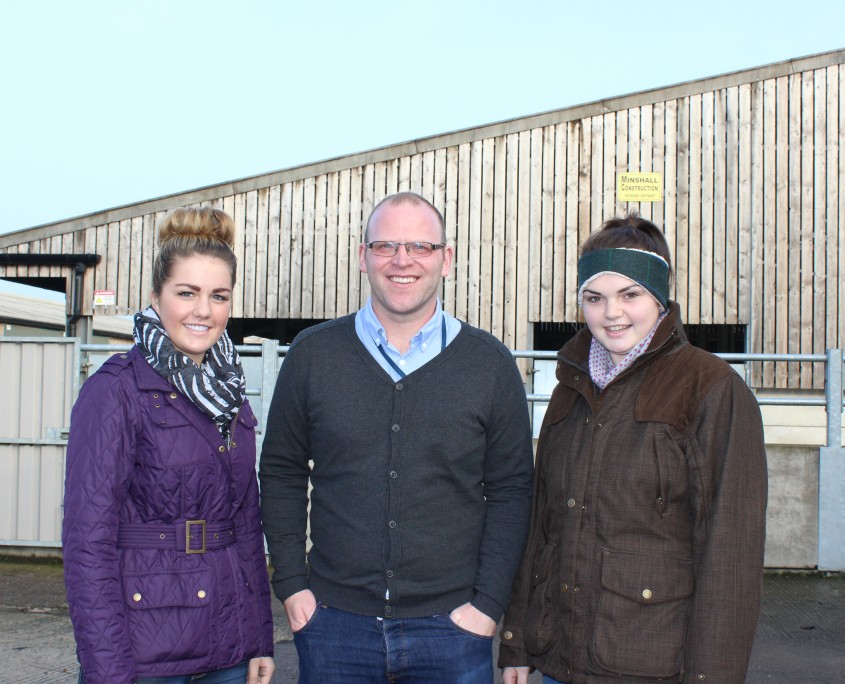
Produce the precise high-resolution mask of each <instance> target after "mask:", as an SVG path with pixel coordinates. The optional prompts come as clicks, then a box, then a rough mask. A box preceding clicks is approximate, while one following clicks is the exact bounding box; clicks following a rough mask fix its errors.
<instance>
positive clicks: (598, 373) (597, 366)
mask: <svg viewBox="0 0 845 684" xmlns="http://www.w3.org/2000/svg"><path fill="white" fill-rule="evenodd" d="M667 313H668V311H664V312H663V313H661V314H660V315H659V316H658V317H657V323H655V324H654V327H653V328H652V329H651V331H650V332H649V333H648V335H646V336H645V337H644V338H643V339H642V340H640V342H639V344H637V345H636V346H635V347H634V348H633V349H632V350H631V351H629V352H628V354H627V356H626V357H625V358H624V359H622V360H621V361H620V362H619V363H617V364H616V365H614V363H613V359H612V358H610V352H609V351H607V349H605V348H604V347H603V346H602V345H601V343H600V342H599V341H598V340H597V339H596V338H595V337H594V338H593V339H592V341H591V342H590V377H591V378H592V380H593V382H594V383H596V386H597V387H598V388H599V389H601V390H603V389H604V388H605V387H607V386H608V385H609V384H610V381H611V380H613V379H614V378H615V377H616V376H617V375H619V374H620V373H621V372H622V371H623V370H625V369H626V368H628V367H629V366H630V365H631V364H632V363H634V361H636V360H637V359H638V358H639V357H640V356H642V355H643V354H644V353H645V351H646V349H648V345H649V344H651V340H652V339H653V338H654V333H656V332H657V326H658V325H660V322H661V321H662V320H663V319H664V318H666V314H667Z"/></svg>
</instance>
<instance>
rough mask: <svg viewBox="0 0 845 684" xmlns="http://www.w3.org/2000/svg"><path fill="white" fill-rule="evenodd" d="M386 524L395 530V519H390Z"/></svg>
mask: <svg viewBox="0 0 845 684" xmlns="http://www.w3.org/2000/svg"><path fill="white" fill-rule="evenodd" d="M387 526H388V527H389V528H390V529H391V530H395V529H396V521H395V520H391V521H390V522H389V523H387Z"/></svg>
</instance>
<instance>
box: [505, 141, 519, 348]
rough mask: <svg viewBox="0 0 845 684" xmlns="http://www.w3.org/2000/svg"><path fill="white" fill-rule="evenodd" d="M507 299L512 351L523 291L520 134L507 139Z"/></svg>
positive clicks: (507, 340)
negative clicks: (520, 271) (519, 270)
mask: <svg viewBox="0 0 845 684" xmlns="http://www.w3.org/2000/svg"><path fill="white" fill-rule="evenodd" d="M505 148H506V152H505V175H506V181H505V224H504V226H505V243H506V245H507V250H506V252H505V283H506V285H505V288H506V289H505V299H506V301H507V302H508V305H507V314H506V318H505V331H504V337H503V342H504V343H505V344H506V345H507V346H508V348H509V349H514V348H515V346H516V339H517V338H516V335H517V323H516V321H517V317H518V315H519V313H518V312H519V295H520V293H519V289H518V280H517V275H518V274H517V268H518V258H517V255H518V252H519V245H518V243H517V240H518V239H519V230H518V228H519V134H518V133H511V134H510V135H508V136H507V138H506V139H505Z"/></svg>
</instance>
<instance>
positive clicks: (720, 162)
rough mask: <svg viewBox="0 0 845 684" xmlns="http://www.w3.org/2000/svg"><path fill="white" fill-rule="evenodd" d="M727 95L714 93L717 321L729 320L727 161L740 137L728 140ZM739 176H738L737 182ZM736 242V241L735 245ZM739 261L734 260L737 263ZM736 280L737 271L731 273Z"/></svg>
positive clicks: (714, 316) (714, 308) (713, 317)
mask: <svg viewBox="0 0 845 684" xmlns="http://www.w3.org/2000/svg"><path fill="white" fill-rule="evenodd" d="M727 116H728V115H727V94H726V92H725V90H724V89H721V90H717V91H716V92H715V93H714V94H713V252H712V259H713V298H712V309H711V320H712V322H713V323H716V324H723V323H725V317H726V312H725V302H726V301H727V292H726V288H727V282H728V275H727V270H728V261H729V258H728V254H727V252H728V246H727V244H726V242H725V236H726V230H727V229H726V224H727V218H726V216H725V205H726V202H727V183H728V181H729V175H731V174H734V176H735V173H736V172H735V169H733V170H732V169H729V168H728V163H727V154H728V152H727V147H728V146H732V147H733V148H734V149H735V148H736V140H735V139H734V140H733V141H731V142H730V143H727V141H726V139H725V138H726V136H727V135H728V130H727V128H728V122H727ZM735 183H736V179H735V178H734V184H735ZM735 244H736V243H735V242H734V243H732V246H734V245H735ZM734 261H735V260H730V262H731V264H733V262H734ZM730 278H731V280H732V282H734V283H735V274H734V275H732V276H730Z"/></svg>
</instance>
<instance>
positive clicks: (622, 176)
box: [616, 172, 663, 202]
mask: <svg viewBox="0 0 845 684" xmlns="http://www.w3.org/2000/svg"><path fill="white" fill-rule="evenodd" d="M616 200H617V201H619V202H661V201H662V200H663V175H662V174H659V173H640V172H631V173H628V172H622V173H617V174H616Z"/></svg>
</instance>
